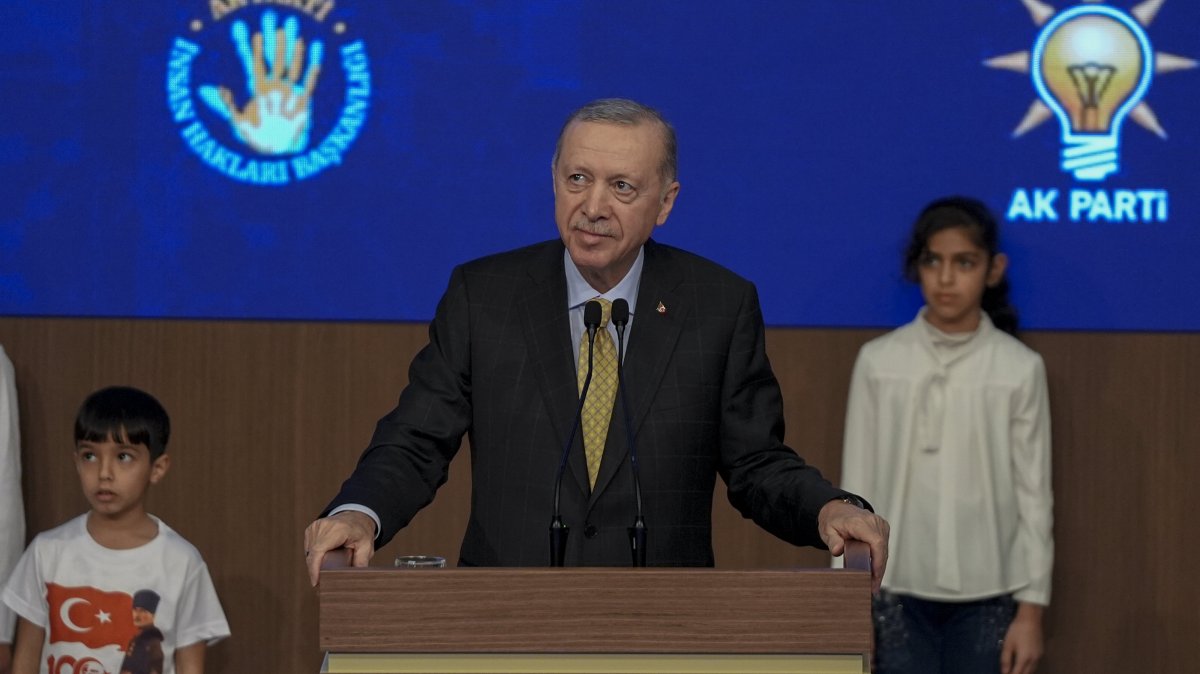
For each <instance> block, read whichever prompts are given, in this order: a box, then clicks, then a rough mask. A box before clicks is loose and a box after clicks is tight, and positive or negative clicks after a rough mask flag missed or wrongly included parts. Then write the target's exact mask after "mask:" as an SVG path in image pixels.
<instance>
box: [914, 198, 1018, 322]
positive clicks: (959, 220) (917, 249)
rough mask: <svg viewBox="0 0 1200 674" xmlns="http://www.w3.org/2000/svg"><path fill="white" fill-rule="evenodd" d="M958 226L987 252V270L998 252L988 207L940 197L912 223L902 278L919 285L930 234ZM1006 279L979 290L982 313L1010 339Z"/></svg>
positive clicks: (1012, 314) (1012, 313) (1013, 313)
mask: <svg viewBox="0 0 1200 674" xmlns="http://www.w3.org/2000/svg"><path fill="white" fill-rule="evenodd" d="M955 227H961V228H963V229H965V230H966V231H967V233H968V235H969V236H970V237H971V240H972V241H973V242H975V245H976V246H979V247H980V248H982V249H983V250H985V251H987V255H988V267H989V268H990V267H991V264H992V258H994V257H996V255H997V254H998V253H999V252H1000V225H999V224H998V223H997V222H996V218H995V216H993V215H992V212H991V211H990V210H988V207H987V206H986V205H985V204H984V203H983V202H982V201H980V200H978V199H972V198H971V197H961V196H954V197H944V198H942V199H937V200H936V201H933V202H931V203H930V204H929V205H927V206H925V208H924V209H922V211H921V214H920V215H918V216H917V221H916V222H914V223H913V229H912V236H911V237H910V238H909V241H908V247H907V249H906V250H905V251H904V276H905V278H907V279H908V280H909V281H912V282H914V283H919V282H920V278H921V277H920V275H919V273H918V271H917V269H918V267H920V264H921V258H922V257H923V256H924V255H925V249H926V248H927V247H928V246H929V239H931V238H933V235H934V234H937V233H938V232H940V231H942V230H944V229H952V228H955ZM1008 291H1009V287H1008V277H1007V276H1005V277H1004V278H1002V279H1000V282H999V283H997V284H996V285H995V286H993V287H988V288H985V289H984V291H983V300H982V305H983V310H984V311H985V312H987V315H988V317H989V318H991V319H992V323H993V324H994V325H995V326H996V327H997V328H1000V329H1001V330H1003V331H1004V332H1007V333H1008V334H1010V335H1013V336H1014V337H1015V336H1016V334H1017V326H1018V318H1017V308H1016V307H1014V306H1013V305H1012V303H1011V302H1010V301H1009V299H1008Z"/></svg>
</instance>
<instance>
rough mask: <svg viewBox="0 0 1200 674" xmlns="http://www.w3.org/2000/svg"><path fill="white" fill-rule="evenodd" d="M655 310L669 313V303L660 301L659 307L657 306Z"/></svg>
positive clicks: (664, 313)
mask: <svg viewBox="0 0 1200 674" xmlns="http://www.w3.org/2000/svg"><path fill="white" fill-rule="evenodd" d="M655 311H657V312H658V313H660V314H663V315H666V313H667V305H665V304H663V303H662V302H659V303H658V308H657V309H655Z"/></svg>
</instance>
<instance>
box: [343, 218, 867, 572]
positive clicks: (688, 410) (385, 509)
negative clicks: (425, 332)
mask: <svg viewBox="0 0 1200 674" xmlns="http://www.w3.org/2000/svg"><path fill="white" fill-rule="evenodd" d="M645 252H646V257H645V265H644V269H643V272H642V279H641V286H640V289H639V293H638V298H637V304H636V307H637V314H636V316H635V317H634V320H633V322H632V324H631V325H632V327H631V332H630V343H629V345H628V348H627V353H626V359H625V364H624V367H625V375H626V377H627V379H626V391H627V393H628V396H629V400H628V403H629V412H630V417H631V419H632V426H633V428H634V429H635V442H636V448H637V453H638V458H639V463H640V466H641V482H642V492H643V503H644V509H645V518H646V526H647V530H648V537H647V545H646V551H647V560H648V564H650V565H685V566H711V565H712V564H713V552H712V533H711V518H712V495H713V487H714V484H715V481H716V476H717V475H718V474H720V475H721V477H722V478H723V479H724V480H725V482H726V484H727V485H728V493H729V500H730V502H732V503H733V505H734V506H735V507H736V508H737V509H738V510H740V511H741V512H742V514H744V515H745V516H746V517H750V518H753V519H754V521H755V522H757V523H759V524H760V525H761V526H763V527H764V528H766V529H767V530H768V531H770V532H771V533H773V534H775V535H776V536H779V537H780V538H782V539H784V540H786V541H789V542H791V543H794V544H797V545H817V546H820V545H821V541H820V538H819V536H818V535H817V531H816V517H817V512H818V511H819V510H820V508H821V506H822V505H824V504H825V503H827V502H828V501H830V500H831V499H835V498H837V497H839V496H841V495H843V494H844V492H842V491H840V490H837V489H835V488H834V487H833V486H832V485H830V484H829V483H828V482H827V481H826V480H825V479H824V478H823V477H821V475H820V473H819V472H818V471H817V470H816V469H815V468H813V467H811V466H808V465H806V464H805V462H804V461H803V460H802V459H801V458H800V457H799V456H797V455H796V453H795V452H793V451H792V450H791V449H789V448H788V447H786V446H785V445H784V444H783V412H782V409H781V402H780V392H779V385H778V383H777V382H776V380H775V376H774V374H773V373H772V372H771V366H770V363H768V361H767V355H766V351H765V345H764V335H763V320H762V314H761V312H760V309H759V304H758V294H757V292H756V290H755V288H754V286H753V284H751V283H750V282H748V281H746V280H744V279H742V278H740V277H738V276H737V275H735V274H733V273H732V272H730V271H728V270H726V269H723V268H722V267H720V266H718V265H716V264H714V263H712V262H709V261H708V260H705V259H703V258H700V257H697V256H695V255H692V254H690V253H687V252H684V251H682V250H679V249H677V248H673V247H670V246H666V245H662V244H657V243H655V242H653V241H650V242H647V243H646V246H645ZM660 303H661V305H662V306H663V307H665V311H663V312H659V311H658V310H657V308H658V306H659V304H660ZM567 316H568V313H567V291H566V279H565V276H564V271H563V244H562V242H560V241H557V240H555V241H548V242H545V243H540V244H537V245H533V246H529V247H527V248H522V249H519V250H515V251H511V252H507V253H502V254H499V255H494V256H491V257H486V258H482V259H479V260H475V261H472V262H469V263H467V264H464V265H462V266H460V267H458V268H456V269H455V270H454V272H453V274H452V276H451V279H450V285H449V288H448V289H447V290H446V294H445V296H444V297H443V298H442V300H441V302H440V303H439V305H438V309H437V315H436V316H435V317H434V320H433V323H432V324H431V326H430V328H429V345H428V346H426V347H425V348H424V349H422V351H421V352H420V353H419V354H418V355H417V357H416V358H415V359H414V361H413V363H412V366H411V368H410V370H409V385H408V387H407V388H405V389H404V391H403V393H401V394H400V400H399V403H398V404H397V406H396V409H395V410H393V411H392V412H391V413H390V414H388V415H387V416H386V417H384V418H383V419H381V420H380V421H379V424H378V426H377V427H376V429H375V435H374V437H373V438H372V441H371V445H370V447H369V448H368V449H367V450H366V452H364V453H363V455H362V458H361V459H360V460H359V463H358V467H357V468H356V469H355V471H354V473H353V475H351V476H350V478H349V479H348V480H347V481H346V482H345V483H344V484H343V486H342V489H341V492H340V493H339V494H338V495H337V498H336V499H334V501H333V502H332V503H331V504H330V506H329V508H327V509H326V511H325V512H329V510H331V509H333V508H335V507H337V506H339V505H343V504H347V503H358V504H361V505H365V506H367V507H370V508H371V509H373V510H374V511H375V512H376V513H378V514H379V516H380V519H381V520H382V528H381V531H380V536H379V541H378V544H379V545H383V544H384V543H386V542H387V541H389V540H390V539H391V538H392V536H394V535H395V534H396V532H397V531H398V530H399V529H400V528H402V527H404V526H405V525H406V524H408V522H409V521H410V520H411V519H412V517H413V516H414V515H415V514H416V513H417V511H418V510H420V509H421V508H422V507H424V506H425V505H427V504H428V503H429V502H430V501H431V500H432V499H433V496H434V492H435V491H436V490H437V488H438V487H439V486H440V485H441V484H442V483H443V482H445V480H446V474H447V468H448V465H449V463H450V460H451V459H452V458H453V457H454V455H455V453H456V452H457V450H458V448H459V445H460V443H461V440H462V436H463V434H464V433H466V434H467V435H468V437H469V439H470V447H471V479H472V496H471V516H470V520H469V522H468V524H467V531H466V535H465V537H464V539H463V543H462V550H461V554H460V559H461V563H462V564H464V565H486V566H491V565H505V566H545V565H546V564H547V563H548V562H549V554H550V553H549V542H548V533H547V531H548V526H549V524H550V519H551V515H552V511H553V486H554V481H555V473H556V470H557V468H558V465H559V462H560V456H561V453H562V449H563V446H564V444H565V443H566V439H567V436H568V434H569V433H570V429H571V422H572V421H573V420H574V417H575V411H576V407H577V404H578V393H577V384H576V380H575V365H574V360H573V354H572V346H571V333H570V326H569V324H568V322H567ZM621 405H622V400H621V398H620V396H619V395H618V399H617V403H616V406H615V407H614V410H613V415H612V424H611V426H610V430H609V433H608V438H607V441H606V445H605V451H604V458H603V461H602V463H601V466H600V473H599V475H598V477H597V480H596V487H595V489H594V490H589V488H588V481H587V468H586V466H585V463H584V458H583V457H584V454H583V448H582V444H581V440H580V438H579V435H578V434H577V435H576V438H575V441H574V446H573V447H572V448H571V451H570V459H569V462H568V467H567V472H566V475H565V476H564V479H563V485H562V515H563V520H564V522H565V523H566V524H567V526H569V527H570V528H571V535H570V538H569V542H568V546H567V555H566V563H567V564H568V565H629V564H630V550H629V540H628V536H627V533H626V528H627V527H628V526H630V525H631V524H632V523H633V520H634V509H635V505H634V495H633V479H632V474H631V470H630V465H629V447H628V443H627V434H626V430H625V422H624V415H623V414H622V410H621Z"/></svg>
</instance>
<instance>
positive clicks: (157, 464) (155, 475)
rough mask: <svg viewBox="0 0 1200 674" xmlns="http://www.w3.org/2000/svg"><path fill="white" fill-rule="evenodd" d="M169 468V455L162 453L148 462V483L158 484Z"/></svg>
mask: <svg viewBox="0 0 1200 674" xmlns="http://www.w3.org/2000/svg"><path fill="white" fill-rule="evenodd" d="M170 469H171V455H170V454H163V455H162V456H160V457H158V458H157V459H155V460H154V463H152V464H150V484H158V481H159V480H161V479H163V476H164V475H166V474H167V471H168V470H170Z"/></svg>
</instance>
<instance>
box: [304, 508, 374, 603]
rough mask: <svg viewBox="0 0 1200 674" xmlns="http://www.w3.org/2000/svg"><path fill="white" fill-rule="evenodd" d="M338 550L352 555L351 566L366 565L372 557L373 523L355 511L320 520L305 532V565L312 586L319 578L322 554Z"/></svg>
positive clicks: (323, 557) (343, 512)
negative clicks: (345, 550) (345, 549)
mask: <svg viewBox="0 0 1200 674" xmlns="http://www.w3.org/2000/svg"><path fill="white" fill-rule="evenodd" d="M338 548H347V549H349V550H350V552H351V555H352V556H351V558H350V564H351V566H366V565H367V563H368V562H370V561H371V556H372V555H374V554H375V522H374V521H373V520H372V519H371V518H370V517H368V516H367V515H365V514H363V513H360V512H358V511H355V510H343V511H342V512H340V513H338V514H336V515H330V516H329V517H322V518H321V519H319V520H317V521H315V522H313V523H312V524H310V525H308V528H307V529H305V530H304V562H305V565H306V566H308V579H309V581H311V582H312V585H313V587H316V586H317V581H319V580H320V577H321V563H322V562H323V561H325V554H326V553H328V552H330V551H331V550H337V549H338Z"/></svg>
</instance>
